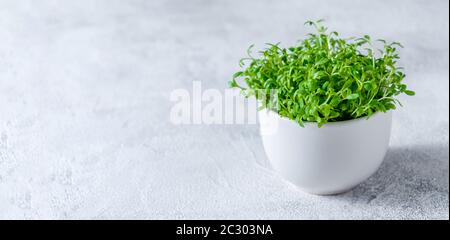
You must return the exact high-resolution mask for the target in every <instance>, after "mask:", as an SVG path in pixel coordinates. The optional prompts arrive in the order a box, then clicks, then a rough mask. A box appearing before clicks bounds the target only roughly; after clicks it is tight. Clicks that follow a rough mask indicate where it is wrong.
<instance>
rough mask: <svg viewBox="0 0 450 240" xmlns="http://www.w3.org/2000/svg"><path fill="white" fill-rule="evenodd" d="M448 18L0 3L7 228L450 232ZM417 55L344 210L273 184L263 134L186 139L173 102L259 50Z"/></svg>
mask: <svg viewBox="0 0 450 240" xmlns="http://www.w3.org/2000/svg"><path fill="white" fill-rule="evenodd" d="M448 12H449V5H448V1H446V0H434V1H406V0H405V1H387V0H385V1H347V0H345V1H323V0H322V1H294V0H291V1H242V0H241V1H239V0H236V1H206V0H204V1H203V0H195V1H181V0H180V1H118V0H85V1H69V0H67V1H57V0H53V1H52V0H41V1H32V0H29V1H26V0H10V1H8V0H0V218H2V219H11V218H25V219H48V218H51V219H68V218H69V219H79V218H83V219H84V218H88V219H91V218H93V219H112V218H114V219H115V218H120V219H122V218H125V219H137V218H139V219H141V218H151V219H167V218H177V219H178V218H180V219H185V218H202V219H203V218H208V219H209V218H213V219H215V218H226V219H228V218H245V219H247V218H252V219H253V218H256V219H261V218H270V219H371V218H375V219H386V218H387V219H424V218H425V219H448V218H449V197H448V196H449V152H448V151H449V145H448V144H449V137H448V136H449V130H448V124H449V122H448V114H449V107H448V99H449V94H448V93H449V92H448V87H449V81H448V79H449V67H448V66H449V48H448V43H449V32H448V29H449V25H448ZM318 18H325V19H327V21H328V25H329V27H330V28H331V29H333V30H337V31H339V32H340V33H341V34H342V35H344V36H351V35H362V34H370V35H372V36H373V37H375V38H385V39H387V40H398V41H400V42H402V43H403V44H404V45H405V49H403V50H402V51H401V56H402V61H401V65H403V66H404V67H405V68H406V73H407V76H408V77H407V80H406V81H407V83H408V84H409V85H410V86H411V88H412V89H414V90H416V92H417V95H416V97H414V98H407V97H402V101H403V103H404V105H405V107H404V108H401V109H399V110H398V111H396V112H395V115H394V118H395V119H394V123H393V133H392V139H391V147H390V149H389V152H388V154H387V156H386V158H385V162H384V164H383V165H382V167H381V168H380V170H379V171H378V172H377V173H376V174H375V175H374V176H372V177H371V178H370V179H369V180H368V181H366V182H364V183H363V184H361V185H360V186H358V187H357V188H355V189H354V190H352V191H350V192H348V193H345V194H343V195H339V196H328V197H320V196H311V195H307V194H304V193H302V192H300V191H298V190H297V189H296V188H295V187H293V186H292V185H290V184H288V183H287V182H285V181H283V180H282V179H281V178H280V177H278V176H277V175H275V174H274V173H273V172H272V171H271V170H270V169H269V168H267V166H268V161H267V159H266V157H265V155H264V153H263V148H262V145H261V141H260V138H259V136H258V132H257V130H258V128H257V125H229V126H224V125H216V126H205V125H197V126H174V125H172V124H171V123H170V122H169V112H170V107H171V106H172V105H173V103H171V102H170V101H169V95H170V92H171V91H172V90H173V89H175V88H187V89H190V88H191V87H192V81H194V80H198V81H202V82H203V86H204V87H205V88H218V89H224V88H226V85H227V84H226V83H227V81H228V80H229V79H230V75H231V74H232V72H233V71H236V70H237V69H238V65H237V62H238V59H239V58H240V57H243V55H244V51H245V49H246V48H247V46H248V45H250V44H251V43H255V44H257V46H259V47H261V46H262V45H263V44H264V43H266V42H278V41H281V42H282V43H283V45H284V46H286V45H288V44H292V43H294V42H295V41H296V40H297V39H298V38H300V37H302V36H303V35H304V34H305V31H306V30H307V29H306V28H304V27H303V22H304V21H305V20H307V19H318Z"/></svg>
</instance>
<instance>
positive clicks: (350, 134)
mask: <svg viewBox="0 0 450 240" xmlns="http://www.w3.org/2000/svg"><path fill="white" fill-rule="evenodd" d="M259 119H260V131H261V136H262V142H263V145H264V149H265V152H266V154H267V157H268V158H269V161H270V162H271V164H272V166H273V168H274V169H275V170H276V171H277V172H278V173H279V174H280V175H281V176H282V177H284V178H285V179H287V180H288V181H290V182H292V183H294V184H295V185H297V186H298V187H299V188H300V189H302V190H303V191H305V192H308V193H312V194H318V195H328V194H337V193H342V192H345V191H347V190H350V189H351V188H353V187H355V186H356V185H358V184H359V183H361V182H363V181H364V180H366V179H367V178H368V177H370V176H371V175H372V174H373V173H375V171H376V170H377V169H378V167H379V166H380V165H381V163H382V161H383V158H384V156H385V154H386V151H387V149H388V146H389V138H390V133H391V123H392V112H391V111H389V112H387V113H381V112H379V113H375V114H374V115H373V116H371V117H370V118H369V119H367V118H359V119H354V120H348V121H342V122H332V123H327V124H325V125H323V126H322V127H321V128H318V127H317V123H305V127H303V128H302V127H300V125H298V123H296V122H295V121H292V120H289V119H287V118H282V117H280V116H279V115H278V114H277V113H275V112H272V111H267V110H262V111H259Z"/></svg>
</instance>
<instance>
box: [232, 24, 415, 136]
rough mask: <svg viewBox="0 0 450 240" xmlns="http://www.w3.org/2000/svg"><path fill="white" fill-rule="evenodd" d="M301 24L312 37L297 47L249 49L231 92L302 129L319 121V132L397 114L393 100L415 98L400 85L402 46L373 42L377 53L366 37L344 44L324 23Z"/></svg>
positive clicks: (300, 42)
mask: <svg viewBox="0 0 450 240" xmlns="http://www.w3.org/2000/svg"><path fill="white" fill-rule="evenodd" d="M305 24H306V25H310V26H313V27H314V28H315V29H316V33H310V34H308V35H307V37H306V39H304V40H302V41H299V43H298V44H297V45H296V46H292V47H289V48H287V49H286V48H282V47H280V44H279V43H278V44H268V47H267V48H266V49H264V50H263V51H261V52H259V53H260V55H259V56H258V57H255V56H253V55H252V52H251V49H252V47H253V45H252V46H250V47H249V49H248V51H247V55H248V57H246V58H243V59H241V61H240V66H241V68H243V70H242V71H238V72H236V73H235V74H234V75H233V79H232V80H231V81H230V82H229V85H230V87H232V88H239V89H241V92H242V93H243V94H244V96H246V97H250V96H255V97H256V99H258V100H259V102H260V103H261V104H262V105H261V107H260V109H264V108H267V109H270V110H274V111H276V112H278V114H279V115H280V116H282V117H287V118H289V119H292V120H294V121H296V122H298V123H299V124H300V126H304V125H303V123H304V122H317V124H318V125H319V127H320V126H322V125H323V124H325V123H327V122H335V121H344V120H349V119H355V118H359V117H370V116H371V115H373V114H374V113H376V112H386V111H388V110H391V109H395V108H396V105H397V104H398V105H400V106H401V103H400V102H399V100H398V99H397V98H395V97H396V96H397V95H399V94H401V93H404V94H407V95H414V94H415V93H414V92H413V91H411V90H408V89H407V86H406V85H405V84H403V83H402V81H403V79H404V78H405V74H404V73H403V72H402V68H401V67H397V66H396V64H397V60H398V59H399V55H398V53H397V48H398V47H402V45H401V44H400V43H398V42H390V43H388V42H386V41H385V40H381V39H380V40H376V42H378V44H381V45H382V47H379V48H375V47H374V45H375V44H374V43H375V42H373V41H372V40H371V38H370V37H369V36H368V35H365V36H363V37H361V38H348V39H344V38H340V37H339V34H338V33H337V32H335V31H333V32H328V31H327V28H326V27H324V26H323V24H322V20H319V21H308V22H306V23H305ZM239 80H243V81H244V82H245V84H246V86H243V85H242V84H238V81H239ZM273 92H275V93H276V97H273V96H272V93H273Z"/></svg>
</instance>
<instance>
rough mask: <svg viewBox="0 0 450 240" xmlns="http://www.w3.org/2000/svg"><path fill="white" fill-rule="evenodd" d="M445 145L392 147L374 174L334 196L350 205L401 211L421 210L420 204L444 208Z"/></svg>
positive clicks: (446, 180) (447, 170) (445, 187)
mask: <svg viewBox="0 0 450 240" xmlns="http://www.w3.org/2000/svg"><path fill="white" fill-rule="evenodd" d="M448 193H449V146H448V143H447V144H444V145H437V146H433V145H429V146H420V145H417V146H410V147H392V148H390V149H389V150H388V152H387V153H386V156H385V158H384V161H383V163H382V165H381V166H380V168H379V169H378V171H377V172H376V173H375V174H373V175H372V176H371V177H370V178H369V179H367V180H366V181H365V182H363V183H361V184H360V185H358V186H356V187H355V188H353V189H352V190H350V191H349V192H346V193H344V194H341V195H338V197H340V198H342V199H346V200H349V201H351V202H358V203H361V202H362V203H367V204H380V205H386V204H389V206H397V207H403V208H417V207H419V208H420V207H423V205H424V202H425V201H428V202H431V203H433V202H435V203H440V204H442V201H445V199H446V204H447V209H448Z"/></svg>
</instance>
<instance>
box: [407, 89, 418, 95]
mask: <svg viewBox="0 0 450 240" xmlns="http://www.w3.org/2000/svg"><path fill="white" fill-rule="evenodd" d="M405 94H406V95H408V96H414V95H416V93H415V92H414V91H411V90H405Z"/></svg>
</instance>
